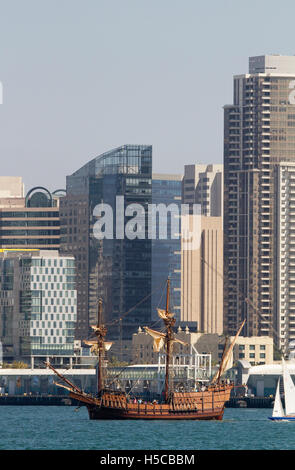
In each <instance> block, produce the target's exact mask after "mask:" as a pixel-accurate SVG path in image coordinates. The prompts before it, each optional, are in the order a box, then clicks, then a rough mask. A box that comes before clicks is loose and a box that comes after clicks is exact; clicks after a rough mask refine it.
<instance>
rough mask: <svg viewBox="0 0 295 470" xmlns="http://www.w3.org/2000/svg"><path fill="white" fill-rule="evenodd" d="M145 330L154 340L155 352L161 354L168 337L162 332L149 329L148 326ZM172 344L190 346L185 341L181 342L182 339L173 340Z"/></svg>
mask: <svg viewBox="0 0 295 470" xmlns="http://www.w3.org/2000/svg"><path fill="white" fill-rule="evenodd" d="M144 329H145V330H146V332H147V333H148V334H149V335H150V336H152V337H153V338H154V344H153V349H154V351H155V352H159V351H160V349H161V348H162V347H163V346H164V344H165V342H166V341H165V340H166V335H165V334H164V333H161V332H160V331H156V330H152V329H151V328H148V327H147V326H145V327H144ZM171 343H179V344H183V345H184V346H187V345H188V343H186V342H185V341H181V340H180V339H177V338H174V339H172V340H171Z"/></svg>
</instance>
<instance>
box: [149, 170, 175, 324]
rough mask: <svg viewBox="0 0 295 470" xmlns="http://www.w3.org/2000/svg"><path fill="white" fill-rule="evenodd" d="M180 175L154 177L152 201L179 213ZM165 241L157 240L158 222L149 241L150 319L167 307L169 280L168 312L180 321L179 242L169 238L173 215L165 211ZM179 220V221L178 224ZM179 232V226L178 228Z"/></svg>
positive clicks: (158, 237)
mask: <svg viewBox="0 0 295 470" xmlns="http://www.w3.org/2000/svg"><path fill="white" fill-rule="evenodd" d="M181 188H182V176H181V175H165V174H153V180H152V202H153V204H156V205H159V204H163V205H164V206H165V207H166V208H167V209H168V207H169V205H170V204H176V205H177V207H178V211H179V214H180V206H181ZM167 214H168V215H167V238H166V239H160V236H159V228H160V227H159V224H158V221H157V224H156V225H157V226H156V238H155V239H153V240H152V318H153V320H157V319H158V315H157V308H158V307H160V308H165V307H166V291H165V289H166V283H167V279H168V277H169V279H170V311H171V312H173V313H174V314H175V318H176V319H177V321H179V320H180V305H181V297H180V296H181V266H180V263H181V239H180V236H179V233H178V238H176V239H174V238H172V235H175V234H172V232H171V229H172V220H171V217H173V216H174V215H173V213H172V212H169V211H168V212H167ZM179 221H180V219H179V220H178V222H179ZM179 229H180V227H179Z"/></svg>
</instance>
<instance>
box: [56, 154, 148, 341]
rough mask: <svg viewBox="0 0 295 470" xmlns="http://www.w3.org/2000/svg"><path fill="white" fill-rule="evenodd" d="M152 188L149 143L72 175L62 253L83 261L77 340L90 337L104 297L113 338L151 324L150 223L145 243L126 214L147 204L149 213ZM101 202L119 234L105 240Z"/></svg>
mask: <svg viewBox="0 0 295 470" xmlns="http://www.w3.org/2000/svg"><path fill="white" fill-rule="evenodd" d="M151 185H152V147H151V146H149V145H124V146H122V147H119V148H117V149H114V150H111V151H109V152H106V153H104V154H102V155H100V156H98V157H96V158H94V159H93V160H91V161H90V162H89V163H87V164H86V165H84V166H83V167H82V168H80V169H79V170H77V171H76V172H75V173H73V174H72V175H71V176H68V177H67V196H66V197H64V198H62V199H61V206H60V211H61V250H62V252H63V253H71V254H73V255H74V256H75V258H76V260H77V290H78V318H77V331H76V338H77V339H85V338H87V337H88V336H89V333H90V330H89V325H91V324H93V323H95V322H96V319H97V299H98V297H101V298H102V300H103V312H104V313H103V314H104V320H105V322H106V324H107V326H108V337H109V338H112V339H117V340H119V339H122V340H124V339H131V337H132V334H133V333H134V332H135V331H136V330H137V328H138V325H139V324H149V322H150V319H151V298H150V297H151V241H150V240H149V239H148V236H147V230H148V227H147V226H148V224H147V223H146V224H145V226H144V227H145V228H144V230H145V232H144V235H146V236H144V238H142V239H139V238H134V239H129V238H128V237H126V236H125V235H124V227H126V225H127V223H128V221H130V220H131V219H132V215H129V216H126V215H125V210H126V207H127V206H128V205H130V204H141V206H142V207H143V208H144V209H145V210H146V211H145V212H146V214H147V205H148V204H149V203H151V198H152V187H151ZM118 196H123V198H124V200H123V206H118V205H117V197H118ZM101 203H104V204H105V205H109V206H110V207H111V208H112V213H113V234H114V236H113V238H104V239H101V240H99V239H98V238H96V236H95V235H94V231H93V229H94V225H95V223H96V222H97V221H98V220H99V218H97V216H96V215H97V212H95V208H96V206H97V205H99V204H101ZM96 210H97V209H96ZM95 214H96V215H95ZM119 219H120V220H121V221H119ZM118 232H120V234H121V235H119V236H118ZM122 234H123V236H122Z"/></svg>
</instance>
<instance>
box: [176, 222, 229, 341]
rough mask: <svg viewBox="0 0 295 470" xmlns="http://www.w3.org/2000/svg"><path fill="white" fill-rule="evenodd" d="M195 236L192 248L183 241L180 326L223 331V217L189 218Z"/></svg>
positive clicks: (191, 230) (213, 331)
mask: <svg viewBox="0 0 295 470" xmlns="http://www.w3.org/2000/svg"><path fill="white" fill-rule="evenodd" d="M184 224H186V225H187V227H188V228H189V231H190V232H191V233H192V234H193V236H194V240H195V241H194V243H193V244H192V245H191V246H188V244H187V242H186V241H185V240H184V239H183V237H182V239H181V315H180V324H181V325H183V326H184V325H188V326H189V327H192V328H194V329H197V331H199V332H203V333H217V334H222V332H223V227H222V217H207V216H203V215H201V216H198V215H186V216H183V217H182V226H183V227H184Z"/></svg>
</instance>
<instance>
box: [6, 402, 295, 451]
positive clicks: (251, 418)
mask: <svg viewBox="0 0 295 470" xmlns="http://www.w3.org/2000/svg"><path fill="white" fill-rule="evenodd" d="M270 413H271V410H270V409H226V410H225V414H224V420H223V421H220V422H219V421H208V422H198V421H180V422H165V421H160V422H153V421H151V422H144V421H90V420H89V419H88V414H87V411H86V409H85V408H80V409H79V411H77V412H75V408H74V407H71V406H61V407H54V406H48V407H45V406H44V407H43V406H23V407H22V406H0V449H6V450H11V449H13V450H16V449H17V450H26V449H27V450H29V449H30V450H36V449H48V450H57V449H64V450H128V449H130V450H136V449H147V450H160V449H164V450H219V449H222V450H235V449H237V450H243V449H251V450H252V449H253V450H256V449H260V450H262V449H274V450H279V449H281V450H283V449H295V422H294V421H293V422H273V421H271V420H269V419H267V417H268V416H270ZM142 436H145V439H144V441H143V439H142ZM168 438H169V439H168Z"/></svg>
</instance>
